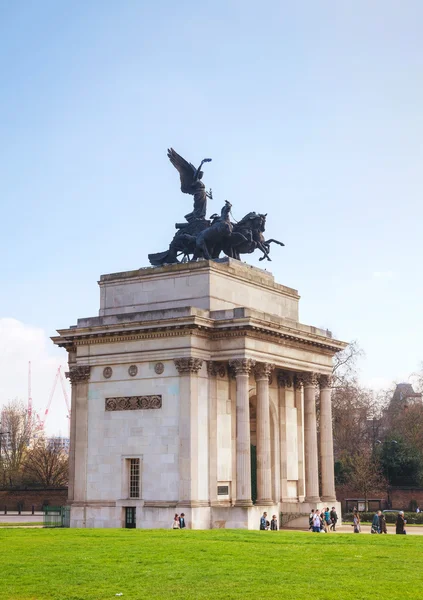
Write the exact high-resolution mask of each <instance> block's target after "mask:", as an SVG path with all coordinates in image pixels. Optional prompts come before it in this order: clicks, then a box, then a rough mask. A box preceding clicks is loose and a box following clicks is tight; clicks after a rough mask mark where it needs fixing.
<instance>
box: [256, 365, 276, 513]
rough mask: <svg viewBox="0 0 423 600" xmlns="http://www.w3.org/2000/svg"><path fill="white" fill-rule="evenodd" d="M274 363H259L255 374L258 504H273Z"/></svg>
mask: <svg viewBox="0 0 423 600" xmlns="http://www.w3.org/2000/svg"><path fill="white" fill-rule="evenodd" d="M273 369H274V365H271V364H269V363H258V364H257V365H256V367H255V370H254V374H255V377H256V382H257V504H261V505H268V506H271V505H272V504H273V500H272V458H271V445H270V400H269V377H270V374H271V372H272V370H273Z"/></svg>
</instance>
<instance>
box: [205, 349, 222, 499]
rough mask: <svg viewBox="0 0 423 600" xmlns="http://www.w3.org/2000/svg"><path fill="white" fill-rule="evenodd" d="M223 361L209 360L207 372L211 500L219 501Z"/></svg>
mask: <svg viewBox="0 0 423 600" xmlns="http://www.w3.org/2000/svg"><path fill="white" fill-rule="evenodd" d="M220 365H221V363H218V362H215V361H211V360H209V361H208V362H207V374H208V376H209V486H210V502H211V503H212V504H213V503H214V502H217V500H218V497H217V460H218V448H217V381H216V377H217V375H218V373H219V370H220Z"/></svg>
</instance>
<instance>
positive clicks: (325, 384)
mask: <svg viewBox="0 0 423 600" xmlns="http://www.w3.org/2000/svg"><path fill="white" fill-rule="evenodd" d="M319 385H320V389H325V388H331V387H332V376H331V375H319Z"/></svg>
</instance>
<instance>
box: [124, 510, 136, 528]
mask: <svg viewBox="0 0 423 600" xmlns="http://www.w3.org/2000/svg"><path fill="white" fill-rule="evenodd" d="M135 510H136V509H135V507H134V506H127V507H126V508H125V527H126V528H127V529H134V528H135V527H136V521H135Z"/></svg>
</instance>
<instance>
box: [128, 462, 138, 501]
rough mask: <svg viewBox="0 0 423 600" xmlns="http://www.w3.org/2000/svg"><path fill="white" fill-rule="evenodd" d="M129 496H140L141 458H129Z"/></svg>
mask: <svg viewBox="0 0 423 600" xmlns="http://www.w3.org/2000/svg"><path fill="white" fill-rule="evenodd" d="M129 497H130V498H139V497H140V459H139V458H131V459H129Z"/></svg>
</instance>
